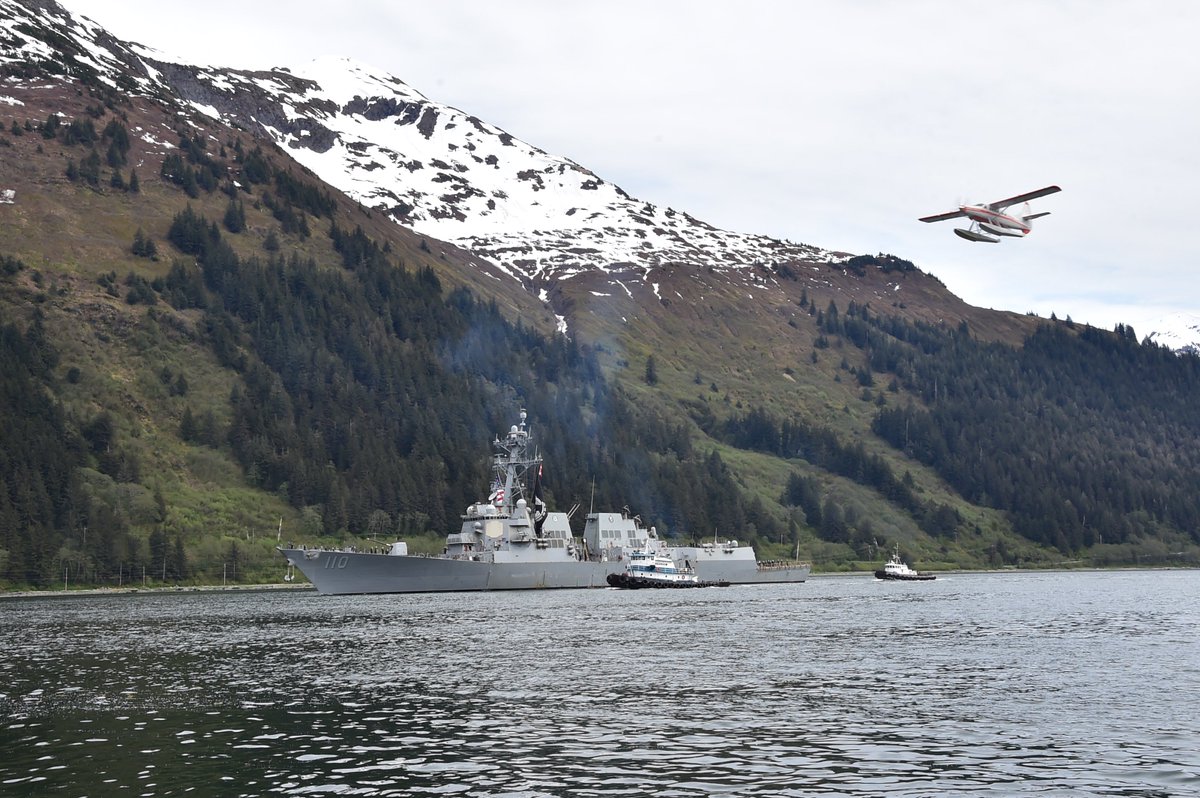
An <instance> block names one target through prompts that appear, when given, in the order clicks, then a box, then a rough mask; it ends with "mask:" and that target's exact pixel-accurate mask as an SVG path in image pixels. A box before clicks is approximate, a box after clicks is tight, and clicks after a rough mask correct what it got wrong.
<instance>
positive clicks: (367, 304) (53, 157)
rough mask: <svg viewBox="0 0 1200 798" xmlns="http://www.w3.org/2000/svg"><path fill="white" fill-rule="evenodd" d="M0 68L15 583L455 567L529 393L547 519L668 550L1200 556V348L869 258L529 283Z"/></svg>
mask: <svg viewBox="0 0 1200 798" xmlns="http://www.w3.org/2000/svg"><path fill="white" fill-rule="evenodd" d="M30 30H33V32H34V33H37V34H39V36H40V38H39V39H38V41H41V42H43V43H50V44H54V43H55V42H58V44H57V45H55V46H60V47H62V48H65V47H67V44H69V42H68V43H66V44H64V43H62V42H60V41H59V38H56V36H55V35H53V34H52V33H51V32H46V31H40V30H36V29H33V28H30ZM9 44H11V43H9V42H0V51H2V50H3V48H4V47H6V46H9ZM72 52H74V56H73V57H75V56H80V57H81V56H82V53H83V50H81V49H79V48H76V49H75V50H74V51H72ZM55 64H58V65H59V66H58V67H56V66H55ZM0 67H2V68H0V71H2V72H3V74H4V75H5V77H7V78H8V83H7V84H6V88H5V89H4V91H5V93H6V94H5V96H6V97H8V96H9V95H11V97H9V99H10V100H11V102H9V103H7V105H6V106H5V107H7V108H10V109H11V111H10V112H9V114H10V115H9V116H8V117H5V118H3V119H0V180H3V181H4V182H3V185H0V188H2V189H4V190H5V191H6V192H11V194H7V193H6V194H4V195H3V196H4V197H5V198H6V201H5V202H2V203H0V368H2V369H3V370H2V372H0V587H3V588H13V587H21V586H32V587H37V588H46V587H51V586H60V585H64V584H65V585H80V584H95V585H114V584H128V583H129V582H131V581H134V582H139V583H145V584H151V583H154V584H188V583H199V582H207V583H213V582H217V583H219V582H221V581H223V580H232V581H242V582H247V581H274V580H277V579H278V578H279V577H280V576H281V575H282V573H283V569H284V564H283V561H282V559H281V558H279V557H278V555H277V554H276V553H275V552H274V545H275V543H276V541H277V539H279V538H281V537H282V538H283V539H288V540H298V541H306V542H316V541H318V540H320V541H322V542H324V543H326V544H341V545H346V544H363V543H364V542H365V541H367V540H369V539H374V540H376V541H382V540H391V539H395V538H397V537H406V538H409V539H411V540H413V541H414V547H415V548H416V549H418V550H420V549H423V550H426V551H435V550H440V548H441V542H440V540H441V538H442V536H444V535H445V534H446V532H447V531H449V530H450V529H453V528H455V527H456V526H457V523H458V520H459V519H458V516H459V514H460V513H461V512H462V510H463V509H464V507H465V506H466V505H467V504H469V503H471V502H473V501H476V500H478V499H479V498H481V497H482V496H483V495H486V490H487V488H488V485H487V480H488V468H489V455H490V451H489V443H490V441H491V440H492V438H493V437H494V436H495V435H496V434H497V433H501V432H503V431H505V430H507V429H508V427H509V426H510V425H511V424H512V423H514V421H515V419H516V414H517V412H518V411H519V410H520V409H522V408H524V409H526V410H527V412H528V414H529V420H530V423H531V425H532V429H533V432H534V434H535V435H536V438H537V441H538V445H539V448H540V451H541V453H542V454H543V455H544V457H545V460H546V469H545V476H544V487H545V490H546V492H547V499H548V500H549V503H550V504H551V506H552V507H554V508H556V509H560V510H568V509H569V508H571V507H572V506H573V505H576V504H580V505H582V506H583V507H584V508H587V507H588V506H589V505H590V506H594V507H595V508H597V509H601V508H604V509H611V510H618V509H620V508H623V507H629V508H630V509H631V510H632V511H633V512H634V513H637V514H639V515H640V516H641V517H642V519H643V520H644V521H645V522H646V523H647V524H654V525H656V526H657V527H658V529H659V531H660V532H661V533H663V534H664V535H667V536H676V537H683V538H687V539H694V538H699V537H711V536H714V535H720V536H727V537H736V538H739V539H741V540H743V541H748V542H751V543H754V544H755V545H756V547H757V548H758V550H759V552H760V554H762V555H763V556H764V557H768V558H773V557H783V556H791V555H794V554H796V553H797V552H798V553H799V554H800V556H801V557H805V558H809V559H811V560H812V561H813V562H814V565H815V567H816V568H817V569H818V570H822V569H826V570H828V569H850V568H859V569H862V568H872V567H874V566H875V565H877V564H878V561H879V560H880V559H881V558H882V557H883V556H884V553H885V552H887V551H888V550H890V549H891V547H892V546H894V545H897V544H899V545H901V546H902V547H903V550H904V552H905V554H906V555H907V556H908V557H909V558H913V556H914V555H916V557H917V558H918V559H919V560H920V561H921V564H922V565H924V566H930V565H932V566H934V567H983V566H989V567H998V566H1010V565H1025V566H1047V565H1057V564H1061V563H1064V562H1073V563H1082V564H1087V565H1091V564H1110V563H1112V564H1145V563H1150V564H1156V565H1157V564H1197V563H1200V523H1198V522H1200V498H1198V494H1197V491H1196V489H1195V488H1196V486H1197V485H1200V455H1198V454H1197V452H1200V409H1198V408H1197V405H1196V402H1195V397H1196V394H1197V388H1198V387H1200V365H1198V363H1200V361H1198V359H1197V357H1196V356H1194V355H1180V354H1175V353H1172V352H1169V351H1167V350H1166V349H1163V348H1161V347H1158V346H1156V345H1154V344H1152V343H1147V342H1139V341H1138V340H1137V338H1136V335H1135V334H1134V332H1133V331H1132V330H1130V329H1128V328H1127V327H1124V326H1120V327H1118V328H1117V330H1115V331H1111V332H1110V331H1104V330H1097V329H1094V328H1089V327H1085V326H1081V325H1075V324H1072V323H1071V322H1069V321H1066V322H1060V321H1057V320H1053V319H1052V320H1039V319H1035V318H1030V317H1023V316H1018V315H1015V314H1008V313H1003V312H997V311H987V310H981V309H977V308H971V307H970V306H967V305H965V303H963V302H961V300H958V299H957V298H956V297H954V296H953V295H952V294H950V293H949V292H948V291H946V289H945V287H944V286H943V285H941V283H940V282H939V281H938V280H937V279H936V278H935V277H932V276H931V275H927V274H925V273H923V272H921V271H920V269H918V268H917V267H916V266H915V265H914V264H913V263H911V262H910V261H907V260H904V259H903V258H900V257H896V256H887V255H879V256H859V257H854V258H848V259H843V260H837V259H836V258H834V257H833V256H832V255H830V254H829V253H824V254H823V255H822V257H823V258H824V259H823V260H820V261H803V260H786V259H784V260H780V261H779V262H771V263H742V262H737V263H732V264H730V266H729V268H728V269H722V268H718V267H717V266H714V265H712V262H713V258H714V257H716V256H715V255H713V253H707V255H706V258H707V262H708V265H704V266H701V265H698V264H699V263H701V262H702V261H700V260H697V262H696V263H688V262H678V263H676V262H671V263H664V264H661V265H659V266H656V267H655V270H654V272H653V275H651V273H650V271H638V270H637V269H633V268H628V269H627V268H624V267H623V266H621V265H620V264H617V265H615V267H614V268H613V269H611V270H603V269H593V270H588V269H582V268H580V269H579V270H578V271H575V272H572V273H571V275H570V276H569V277H565V276H564V277H562V278H561V279H557V278H556V279H555V281H554V282H553V283H552V284H544V283H539V282H536V281H532V282H531V281H527V280H523V279H521V278H519V277H514V276H513V275H512V274H511V273H509V272H506V271H505V270H504V269H502V268H499V267H497V266H496V265H495V264H492V263H489V262H488V261H486V260H485V259H483V258H481V257H478V256H477V255H474V254H472V253H470V252H466V251H464V250H461V249H458V248H456V247H453V246H451V245H449V244H445V243H444V242H439V241H436V240H433V239H430V238H427V237H423V236H420V235H417V234H415V233H413V232H412V231H411V230H408V229H406V228H404V227H401V226H399V225H397V224H396V223H394V222H393V221H392V220H390V219H389V218H387V217H386V216H385V215H384V214H382V213H378V212H376V211H374V210H372V209H369V208H365V207H363V206H361V205H359V204H358V203H356V202H354V201H351V200H350V199H349V198H347V197H346V196H345V195H343V194H341V193H340V192H338V191H336V190H334V189H332V188H331V187H330V186H329V185H327V184H325V183H323V182H322V181H320V180H319V179H317V177H316V176H315V175H314V174H312V173H311V172H308V171H307V170H305V169H304V168H302V167H301V166H300V165H299V164H297V163H296V162H295V161H294V160H293V159H292V158H291V157H290V155H289V153H288V152H286V151H284V150H282V149H279V148H278V147H276V146H274V145H273V144H272V142H271V141H270V140H268V139H267V138H264V137H261V136H258V135H256V134H254V133H253V132H251V131H247V130H243V129H239V128H237V127H234V126H231V125H227V124H223V123H221V122H218V121H215V120H213V119H211V118H209V117H206V116H204V115H201V114H197V113H195V112H194V111H193V110H189V108H188V107H187V106H186V104H181V103H177V102H176V101H175V100H174V99H172V98H171V97H170V96H167V95H166V93H165V89H162V87H159V89H157V90H156V91H157V93H155V94H153V95H150V94H146V93H138V92H136V91H134V88H136V87H135V85H134V84H135V83H136V81H134V80H133V78H132V77H131V78H130V79H129V80H122V81H115V82H105V81H103V80H101V79H99V78H98V77H97V75H96V73H95V71H94V70H91V68H90V67H88V66H87V65H86V64H82V65H81V64H80V63H76V62H75V61H73V60H71V59H69V58H65V57H64V58H60V59H59V60H58V61H55V60H54V59H49V60H46V61H45V62H38V63H37V64H35V63H33V62H28V61H20V62H18V61H15V60H14V61H10V62H7V63H4V64H0ZM63 69H65V70H66V71H67V72H68V73H70V74H66V75H64V74H63ZM89 70H91V71H89ZM137 80H140V81H141V82H142V84H146V83H147V81H149V80H150V78H149V76H148V75H140V76H139V77H138V78H137ZM114 83H115V84H116V85H113V84H114ZM138 85H141V84H138ZM10 199H11V201H9V200H10ZM709 232H712V233H713V234H714V235H716V234H719V233H720V231H709ZM717 237H719V235H718V236H717ZM784 251H787V250H786V248H785V249H781V250H780V252H784ZM568 254H569V253H568ZM591 254H592V255H595V253H594V252H593V253H591ZM722 257H723V256H722ZM780 257H781V258H782V257H783V256H782V255H781V256H780ZM717 260H720V258H717ZM617 267H620V268H617ZM559 325H565V326H566V327H567V329H568V331H569V334H567V335H564V334H562V333H561V332H559V331H558V328H559ZM578 519H579V516H576V520H577V521H578ZM577 531H578V530H577Z"/></svg>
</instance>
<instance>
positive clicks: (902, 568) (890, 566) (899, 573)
mask: <svg viewBox="0 0 1200 798" xmlns="http://www.w3.org/2000/svg"><path fill="white" fill-rule="evenodd" d="M875 578H876V579H894V580H897V581H901V582H928V581H929V580H931V579H937V576H936V575H935V574H931V573H929V572H928V571H914V570H913V569H911V568H909V567H908V564H907V563H906V562H904V560H902V559H900V545H899V544H896V550H895V551H894V552H893V553H892V557H891V559H890V560H888V561H887V563H885V564H884V566H883V567H882V568H880V569H879V570H878V571H876V572H875Z"/></svg>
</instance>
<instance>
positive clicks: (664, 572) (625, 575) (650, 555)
mask: <svg viewBox="0 0 1200 798" xmlns="http://www.w3.org/2000/svg"><path fill="white" fill-rule="evenodd" d="M655 542H656V541H651V540H647V541H646V545H645V546H644V547H643V548H640V549H636V550H634V551H631V552H629V562H628V563H627V564H626V566H625V570H624V571H622V572H620V573H613V574H609V575H608V576H607V577H605V579H606V581H607V582H608V584H609V585H611V586H612V587H621V588H626V589H628V590H633V589H637V588H663V587H666V588H678V587H728V585H729V582H727V581H725V580H719V581H708V582H702V581H700V577H698V576H697V575H696V569H695V568H693V567H692V566H691V564H690V563H685V564H684V565H679V564H678V563H676V562H675V560H673V559H671V555H670V550H669V549H668V548H666V547H665V546H661V545H660V546H657V547H656V546H655V545H654V543H655Z"/></svg>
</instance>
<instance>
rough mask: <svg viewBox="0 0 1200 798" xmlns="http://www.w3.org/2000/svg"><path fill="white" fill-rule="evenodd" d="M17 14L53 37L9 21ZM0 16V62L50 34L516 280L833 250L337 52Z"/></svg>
mask: <svg viewBox="0 0 1200 798" xmlns="http://www.w3.org/2000/svg"><path fill="white" fill-rule="evenodd" d="M29 14H32V15H34V16H36V18H37V23H38V25H39V26H41V27H43V28H45V29H47V30H52V31H53V33H54V36H52V37H48V36H45V35H37V34H35V33H33V32H32V29H31V28H30V27H29V26H22V25H20V24H18V22H19V20H20V18H21V17H22V16H25V15H29ZM0 25H2V26H3V28H0V29H2V30H4V31H5V32H6V37H5V38H6V41H5V42H3V43H2V44H0V61H9V62H10V63H20V62H32V63H39V62H41V63H45V62H47V61H49V60H52V59H54V58H55V57H56V56H55V49H56V47H57V48H58V49H62V48H63V46H64V44H65V46H66V49H67V51H68V53H69V55H68V57H69V59H70V61H71V63H69V64H67V65H66V66H67V67H68V71H71V72H74V73H75V74H80V75H84V76H95V77H96V78H97V79H98V80H100V81H102V82H104V83H108V84H109V85H111V86H114V87H116V86H120V87H122V88H124V89H127V90H132V91H134V92H139V93H144V94H150V95H157V96H163V95H173V96H174V97H176V98H182V100H183V101H184V102H185V103H187V104H189V105H190V106H191V108H193V109H195V110H196V111H199V112H202V113H204V114H207V115H209V116H212V117H216V118H219V119H221V120H223V121H225V122H229V123H233V124H237V125H239V126H242V127H245V128H247V129H252V130H258V131H260V132H263V133H265V134H267V135H268V136H270V137H271V138H272V139H273V140H275V141H276V142H277V143H278V144H279V145H280V146H282V147H285V148H287V149H288V150H289V152H290V153H291V155H292V156H293V157H294V158H295V159H296V160H297V161H299V162H300V163H301V164H303V165H304V166H306V167H308V168H309V169H311V170H312V171H313V172H314V173H315V174H316V175H317V176H318V177H320V178H321V179H322V180H324V181H325V182H327V183H329V184H330V185H332V186H334V187H336V188H338V189H340V190H342V191H343V192H345V193H346V194H347V195H349V196H350V197H352V198H354V199H356V200H358V201H359V202H360V203H362V204H363V205H364V206H367V207H370V208H372V209H376V210H379V211H382V212H384V213H386V214H388V215H389V216H390V217H391V218H393V219H394V220H395V221H396V222H398V223H399V224H402V225H404V226H406V227H409V228H410V229H412V230H414V231H416V232H418V233H421V234H422V235H427V236H429V237H431V238H435V239H438V240H441V241H446V242H449V243H453V244H456V245H458V246H460V247H462V248H463V249H466V250H468V251H470V252H473V253H475V254H476V255H478V256H479V257H481V258H485V259H487V260H489V261H491V262H492V263H494V264H496V265H498V266H500V267H501V268H503V269H505V270H507V271H508V272H509V273H510V274H512V275H513V276H514V277H516V278H518V279H520V280H521V281H522V282H523V283H525V284H526V285H527V286H529V287H533V286H534V285H545V284H547V283H549V282H553V281H554V280H560V279H564V278H568V277H570V276H572V275H575V274H577V273H579V272H581V271H588V270H595V269H607V268H609V267H613V266H620V267H621V268H623V269H628V268H629V267H631V266H632V267H634V268H635V269H636V268H639V267H642V268H647V269H648V268H652V267H656V266H663V265H668V264H685V265H688V266H696V267H712V268H714V269H721V270H724V269H737V268H742V267H746V266H753V265H756V264H759V265H762V264H778V263H795V262H818V263H827V262H833V261H837V260H839V259H840V258H842V257H844V254H842V253H833V252H829V251H826V250H823V249H820V248H818V247H815V246H808V245H805V244H795V243H791V242H786V241H779V240H776V239H772V238H769V237H767V236H761V235H749V234H744V233H736V232H730V231H726V230H719V229H717V228H715V227H713V226H712V225H709V224H706V223H704V222H702V221H700V220H698V219H696V218H694V217H692V216H690V215H688V214H687V213H685V212H682V211H679V210H675V209H671V208H663V207H659V206H656V205H654V204H653V203H651V202H646V201H642V200H639V199H637V198H635V197H631V196H629V195H628V194H627V193H625V192H624V191H623V190H622V189H621V188H620V187H618V186H616V185H613V184H612V183H609V182H607V181H605V180H604V179H603V178H601V177H599V176H598V175H596V174H594V173H592V172H591V171H589V170H587V169H586V168H584V167H582V166H580V165H579V164H576V163H574V162H573V161H570V160H568V159H567V158H563V157H559V156H555V155H551V154H549V153H546V152H544V151H542V150H540V149H538V148H537V147H534V146H532V145H530V144H527V143H525V142H523V141H521V140H519V139H517V138H515V137H513V136H511V135H509V134H508V133H506V132H505V131H503V130H501V129H499V128H497V127H495V126H494V125H490V124H488V123H487V122H485V121H483V120H481V119H479V118H477V117H474V116H471V115H469V114H467V113H464V112H462V111H459V110H457V109H455V108H451V107H449V106H446V105H442V104H440V103H437V102H435V101H433V100H430V99H429V98H427V97H425V96H424V95H422V94H421V93H419V92H418V91H416V90H414V89H413V88H411V87H409V86H407V85H406V84H404V83H403V82H402V81H400V80H399V79H397V78H395V77H392V76H390V75H387V74H384V73H382V72H380V71H378V70H373V69H371V68H370V67H368V66H366V65H363V64H360V63H357V62H355V61H353V60H350V59H332V58H325V59H318V60H315V61H313V62H311V63H309V64H308V65H306V66H305V67H303V68H299V69H295V70H290V69H279V70H272V71H269V72H248V71H242V70H233V69H221V68H215V67H205V66H195V65H188V64H181V63H178V62H177V60H176V59H172V58H170V57H169V56H167V55H165V54H163V53H160V52H157V51H154V50H151V49H148V48H145V47H142V46H140V45H133V44H125V43H122V42H120V41H118V40H116V39H115V38H113V37H112V36H110V35H109V34H107V33H106V32H105V31H104V30H103V29H102V28H99V27H98V26H96V25H95V24H94V23H92V22H90V21H88V20H86V19H76V18H72V17H71V16H70V15H69V14H68V13H67V12H66V11H64V10H63V9H62V8H61V7H59V6H57V4H55V3H53V2H52V1H51V0H35V1H34V2H23V3H21V4H18V3H17V2H16V1H15V0H0ZM49 39H53V44H54V45H55V46H51V44H50V43H48V40H49ZM5 51H7V52H5Z"/></svg>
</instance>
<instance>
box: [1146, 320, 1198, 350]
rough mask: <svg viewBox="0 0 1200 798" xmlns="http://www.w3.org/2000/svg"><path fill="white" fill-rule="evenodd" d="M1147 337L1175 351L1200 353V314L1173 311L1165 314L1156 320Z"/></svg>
mask: <svg viewBox="0 0 1200 798" xmlns="http://www.w3.org/2000/svg"><path fill="white" fill-rule="evenodd" d="M1145 337H1147V338H1149V339H1150V340H1151V341H1154V343H1156V344H1159V345H1161V346H1165V347H1167V348H1168V349H1171V350H1173V351H1175V352H1191V353H1192V354H1195V355H1200V315H1198V314H1195V313H1172V314H1170V315H1169V316H1164V317H1162V318H1161V319H1158V320H1156V321H1155V322H1154V325H1153V327H1152V328H1151V329H1150V330H1149V332H1147V333H1146V334H1145Z"/></svg>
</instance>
